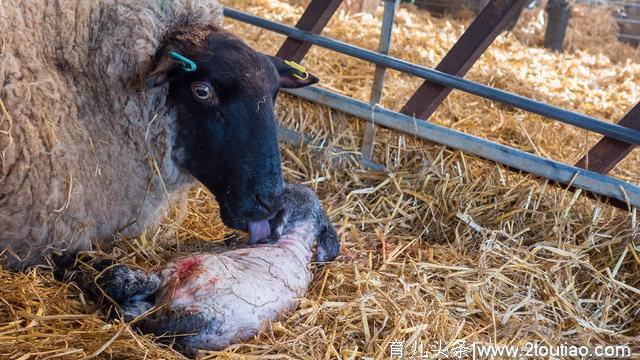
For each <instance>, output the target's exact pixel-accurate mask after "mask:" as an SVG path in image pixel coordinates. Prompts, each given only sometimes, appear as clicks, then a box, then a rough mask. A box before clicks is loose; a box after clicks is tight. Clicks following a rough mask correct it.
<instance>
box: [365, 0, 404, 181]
mask: <svg viewBox="0 0 640 360" xmlns="http://www.w3.org/2000/svg"><path fill="white" fill-rule="evenodd" d="M399 4H400V0H384V13H383V14H382V27H381V29H380V43H379V44H378V52H379V53H381V54H388V53H389V48H390V47H391V32H392V30H393V19H394V18H395V14H396V7H397V6H398V5H399ZM386 70H387V69H386V68H385V67H384V66H380V65H376V70H375V72H374V74H373V86H372V87H371V96H370V98H369V104H371V105H374V104H378V103H380V100H381V99H382V92H383V90H384V76H385V72H386ZM375 138H376V125H375V124H374V123H367V125H366V126H365V129H364V134H363V136H362V149H361V153H362V163H363V165H364V166H366V167H368V168H370V169H372V170H382V169H384V166H382V165H380V164H376V163H374V161H373V143H374V141H375Z"/></svg>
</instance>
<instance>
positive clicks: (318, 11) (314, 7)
mask: <svg viewBox="0 0 640 360" xmlns="http://www.w3.org/2000/svg"><path fill="white" fill-rule="evenodd" d="M340 4H342V0H311V2H310V3H309V6H307V8H306V9H305V11H304V13H303V14H302V16H301V17H300V20H298V23H297V24H296V27H297V28H298V29H300V30H304V31H309V32H312V33H314V34H320V33H321V32H322V30H323V29H324V27H325V26H326V25H327V23H328V22H329V20H331V17H332V16H333V14H334V13H335V12H336V10H337V9H338V6H340ZM310 48H311V44H310V43H307V42H304V41H300V40H297V39H294V38H290V37H288V38H287V39H286V40H285V41H284V43H283V44H282V46H281V47H280V50H278V53H277V54H276V56H277V57H279V58H281V59H286V60H292V61H296V62H300V61H302V59H303V58H304V56H305V55H307V52H308V51H309V49H310Z"/></svg>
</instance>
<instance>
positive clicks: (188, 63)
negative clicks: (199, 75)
mask: <svg viewBox="0 0 640 360" xmlns="http://www.w3.org/2000/svg"><path fill="white" fill-rule="evenodd" d="M169 56H171V57H172V58H174V59H176V60H178V61H180V62H181V63H182V70H184V71H186V72H194V71H196V69H197V68H198V66H197V65H196V63H195V62H193V60H191V59H188V58H186V57H184V56H182V55H180V54H178V53H177V52H175V51H171V52H169Z"/></svg>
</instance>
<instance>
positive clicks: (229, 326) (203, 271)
mask: <svg viewBox="0 0 640 360" xmlns="http://www.w3.org/2000/svg"><path fill="white" fill-rule="evenodd" d="M284 197H285V201H284V206H283V209H282V210H281V211H280V212H279V213H278V215H277V216H276V217H275V218H274V219H272V220H271V221H270V225H271V228H272V234H273V235H272V237H271V239H270V240H269V241H270V242H271V243H261V244H257V245H253V246H250V247H245V248H241V249H236V250H231V251H227V252H223V253H219V254H215V253H198V254H192V255H188V256H185V257H181V258H177V259H175V260H173V261H171V262H170V263H169V264H167V265H166V266H165V267H164V268H163V269H160V270H157V271H154V272H144V271H142V270H139V269H136V268H133V267H130V266H127V265H115V266H110V267H107V268H106V269H105V270H104V271H102V273H101V274H100V275H99V276H98V278H96V281H95V282H94V279H93V276H90V277H87V276H85V277H84V279H85V281H79V282H80V286H82V287H84V288H85V289H88V288H89V287H91V286H92V285H93V284H98V286H100V288H101V289H100V290H101V291H95V289H94V290H93V294H94V295H97V294H106V295H107V296H109V297H110V298H111V299H112V300H114V301H115V302H117V303H118V305H119V306H120V309H121V310H122V313H123V314H124V316H125V319H127V320H132V319H134V318H137V317H139V316H141V317H140V318H139V319H138V320H137V321H136V322H135V323H134V324H135V326H137V327H138V328H139V329H140V330H141V331H142V332H143V333H152V334H155V335H159V336H160V335H163V337H164V338H166V339H169V340H170V341H171V342H173V343H174V344H175V345H177V346H178V349H180V350H181V351H184V352H187V353H192V352H193V351H195V350H197V349H204V350H217V349H221V348H224V347H226V346H228V345H230V344H233V343H236V342H239V341H243V340H246V339H247V338H250V337H252V336H254V335H256V334H257V333H258V332H259V331H260V330H261V329H262V328H264V326H265V325H267V324H268V322H269V321H272V320H276V319H278V318H279V317H280V316H281V315H282V314H283V313H286V312H287V311H288V310H293V309H294V308H295V307H297V305H298V303H297V301H296V299H298V298H300V297H303V296H304V295H305V293H306V290H307V287H308V285H309V283H310V282H311V279H312V273H311V269H310V262H311V258H312V253H313V250H312V246H313V245H314V243H316V241H317V252H316V258H317V260H318V261H321V262H325V261H330V260H333V259H334V258H335V257H336V256H337V255H338V252H339V250H340V241H339V239H338V236H337V234H336V232H335V230H334V228H333V225H332V224H331V222H330V220H329V218H328V217H327V215H326V213H325V211H324V210H323V209H322V208H321V206H320V203H319V201H318V199H317V197H316V195H315V194H314V193H313V191H311V190H310V189H308V188H306V187H304V186H291V185H287V186H286V187H285V193H284ZM85 275H86V274H85ZM77 279H79V277H77V276H76V280H77ZM83 283H84V285H83ZM85 285H86V286H85ZM90 292H91V291H90ZM103 292H104V293H103ZM154 307H155V308H154ZM152 308H153V311H151V312H149V313H148V314H144V313H145V312H147V311H149V310H151V309H152ZM143 314H144V315H143Z"/></svg>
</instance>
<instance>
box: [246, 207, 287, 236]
mask: <svg viewBox="0 0 640 360" xmlns="http://www.w3.org/2000/svg"><path fill="white" fill-rule="evenodd" d="M284 222H285V209H284V208H282V209H280V210H279V211H278V212H276V213H275V214H273V215H272V216H270V217H268V218H267V219H264V220H259V221H247V232H248V233H249V243H250V244H252V245H254V244H273V243H275V242H276V241H278V239H280V236H281V235H282V229H283V227H284Z"/></svg>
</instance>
